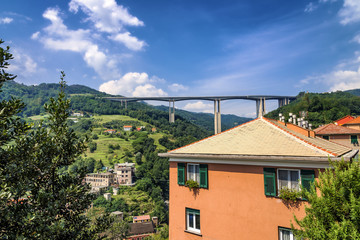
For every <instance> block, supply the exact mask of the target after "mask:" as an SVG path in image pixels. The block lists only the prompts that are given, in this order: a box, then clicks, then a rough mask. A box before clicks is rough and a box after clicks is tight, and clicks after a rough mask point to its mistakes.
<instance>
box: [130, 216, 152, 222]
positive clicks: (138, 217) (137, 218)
mask: <svg viewBox="0 0 360 240" xmlns="http://www.w3.org/2000/svg"><path fill="white" fill-rule="evenodd" d="M133 219H134V220H136V221H140V220H150V215H142V216H135V217H133Z"/></svg>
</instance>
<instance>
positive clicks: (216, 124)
mask: <svg viewBox="0 0 360 240" xmlns="http://www.w3.org/2000/svg"><path fill="white" fill-rule="evenodd" d="M214 133H215V134H218V133H221V112H220V100H219V99H216V100H214Z"/></svg>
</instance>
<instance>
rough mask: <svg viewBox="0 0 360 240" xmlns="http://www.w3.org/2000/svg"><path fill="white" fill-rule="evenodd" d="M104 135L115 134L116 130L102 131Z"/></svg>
mask: <svg viewBox="0 0 360 240" xmlns="http://www.w3.org/2000/svg"><path fill="white" fill-rule="evenodd" d="M104 133H109V134H114V133H116V130H115V129H107V130H105V131H104Z"/></svg>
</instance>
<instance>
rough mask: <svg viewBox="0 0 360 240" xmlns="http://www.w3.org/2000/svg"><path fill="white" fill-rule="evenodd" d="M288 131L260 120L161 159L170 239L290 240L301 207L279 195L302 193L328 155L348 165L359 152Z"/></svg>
mask: <svg viewBox="0 0 360 240" xmlns="http://www.w3.org/2000/svg"><path fill="white" fill-rule="evenodd" d="M292 129H293V130H291V129H289V128H288V127H287V126H286V124H285V123H279V122H278V121H275V120H270V119H266V118H258V119H255V120H253V121H250V122H248V123H245V124H243V125H240V126H237V127H235V128H232V129H230V130H228V131H225V132H222V133H220V134H217V135H214V136H212V137H209V138H206V139H203V140H201V141H199V142H196V143H193V144H191V145H188V146H185V147H182V148H179V149H176V150H173V151H170V152H168V153H162V154H159V155H160V156H163V157H169V161H170V199H169V200H170V205H169V234H170V235H169V237H170V238H169V239H170V240H177V239H181V240H183V239H185V240H186V239H189V240H190V239H191V240H197V239H208V240H210V239H252V240H256V239H280V240H283V239H294V238H293V235H292V232H291V224H290V220H292V219H293V215H294V214H295V215H296V216H297V217H299V218H302V217H303V216H304V213H305V212H304V205H306V204H307V203H306V201H300V204H299V205H297V206H293V207H292V206H289V205H288V204H286V203H285V202H283V201H282V200H281V199H280V198H279V197H278V194H279V190H280V189H281V188H284V187H287V188H290V189H296V190H300V188H301V187H305V188H308V187H309V186H310V183H311V182H312V181H314V180H315V179H316V178H317V176H318V169H324V168H327V167H328V157H330V158H331V159H333V160H339V159H341V158H344V159H345V160H347V161H349V160H351V159H352V158H353V157H354V156H355V155H356V154H357V152H358V150H352V149H350V148H348V147H345V146H341V145H338V144H336V143H333V142H329V141H327V140H324V139H322V138H318V137H312V136H314V134H313V133H311V134H309V132H308V131H307V130H304V129H301V130H302V131H295V130H299V129H297V128H295V127H293V126H292ZM299 132H301V133H299ZM304 133H306V134H305V135H303V134H304ZM189 180H193V181H196V182H197V183H198V185H199V186H198V188H193V189H189V188H188V187H186V182H187V181H189ZM188 183H189V182H188Z"/></svg>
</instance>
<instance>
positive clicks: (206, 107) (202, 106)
mask: <svg viewBox="0 0 360 240" xmlns="http://www.w3.org/2000/svg"><path fill="white" fill-rule="evenodd" d="M213 107H214V106H213V105H212V104H211V103H204V102H202V101H197V102H195V103H188V104H186V105H185V106H184V107H183V108H184V109H185V110H188V111H195V112H207V113H212V112H213V109H212V108H213Z"/></svg>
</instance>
